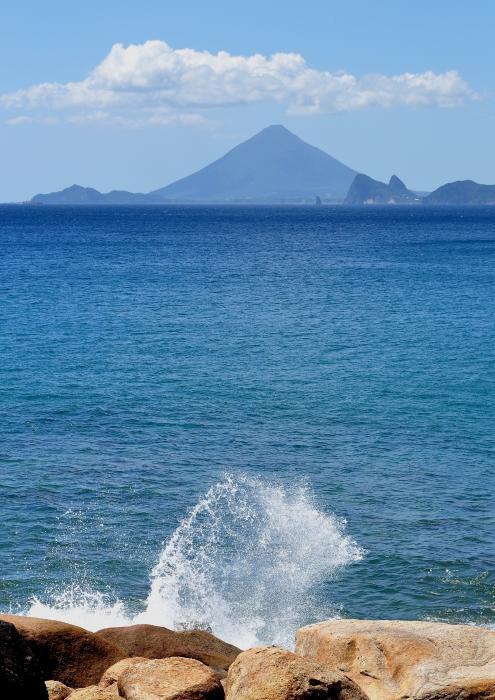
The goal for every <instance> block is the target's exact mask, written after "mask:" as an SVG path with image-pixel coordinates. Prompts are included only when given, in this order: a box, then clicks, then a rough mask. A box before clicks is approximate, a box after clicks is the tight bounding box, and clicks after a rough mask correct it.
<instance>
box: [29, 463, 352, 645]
mask: <svg viewBox="0 0 495 700" xmlns="http://www.w3.org/2000/svg"><path fill="white" fill-rule="evenodd" d="M361 557H362V551H361V549H360V548H359V547H358V546H357V544H356V543H355V542H354V540H352V539H351V538H350V537H349V536H348V535H346V534H345V521H343V520H341V519H338V518H336V517H335V516H334V515H331V514H326V513H324V512H322V511H321V510H320V509H319V508H318V507H317V505H316V504H315V500H314V496H313V494H312V493H311V491H310V489H309V488H308V487H307V486H304V485H300V484H299V485H296V486H294V487H293V488H288V487H286V486H281V485H276V484H273V483H269V482H267V481H265V480H262V479H259V478H253V477H250V476H239V475H235V476H233V475H230V476H226V477H225V478H224V479H223V480H222V481H221V482H219V483H217V484H216V485H215V486H213V487H212V488H210V490H209V491H208V493H207V494H206V495H205V496H204V497H203V498H202V499H201V500H200V501H199V502H198V504H197V505H196V506H195V507H194V509H193V510H192V511H191V512H190V513H189V515H188V516H187V517H186V518H185V519H184V520H183V521H182V523H181V524H180V525H179V526H178V528H177V529H176V531H175V532H174V533H173V535H172V537H171V538H170V539H169V541H168V542H167V543H166V544H165V546H164V548H163V550H162V552H161V554H160V557H159V561H158V563H157V565H156V566H155V567H154V569H153V571H152V572H151V582H150V593H149V596H148V599H147V601H146V605H145V609H144V612H142V613H140V614H138V615H134V616H133V615H130V614H129V613H128V612H126V608H125V605H124V604H123V603H122V602H121V601H112V600H109V599H108V598H107V597H105V596H104V595H102V594H100V593H98V592H92V591H85V590H81V588H79V587H78V586H77V585H76V586H71V587H69V588H68V589H66V590H65V591H63V593H62V594H61V595H58V596H56V597H55V598H52V599H51V600H49V601H48V602H42V601H41V600H39V599H35V600H33V602H32V605H31V607H30V609H29V614H30V615H37V616H40V617H50V618H53V619H59V620H64V621H67V622H72V623H74V624H79V625H81V626H83V627H86V628H87V629H93V630H94V629H100V628H102V627H105V626H112V625H127V624H133V623H136V622H148V623H151V624H156V625H163V626H166V627H169V628H172V629H184V628H188V627H198V626H200V627H204V628H208V629H211V631H212V632H213V633H214V634H216V635H217V636H219V637H220V638H222V639H225V640H226V641H229V642H231V643H233V644H236V645H238V646H240V647H241V648H247V647H250V646H254V645H256V644H260V643H270V644H279V645H282V646H286V647H291V646H292V644H293V636H294V631H295V630H296V629H297V628H298V627H299V626H301V625H304V624H307V623H309V622H312V621H314V620H317V619H323V618H328V617H331V616H334V615H335V614H336V609H335V608H333V607H332V606H331V605H329V604H325V603H324V602H323V601H322V596H321V595H318V592H317V589H318V586H321V584H322V583H323V582H325V581H328V580H329V579H331V578H332V577H333V576H334V575H335V574H336V572H338V571H339V569H341V568H342V567H343V566H346V565H347V564H349V563H351V562H352V561H356V560H358V559H360V558H361Z"/></svg>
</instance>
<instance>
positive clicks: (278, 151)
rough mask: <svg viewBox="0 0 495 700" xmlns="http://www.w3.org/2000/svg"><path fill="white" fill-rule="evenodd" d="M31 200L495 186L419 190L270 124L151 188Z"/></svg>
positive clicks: (450, 200) (431, 197)
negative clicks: (383, 178)
mask: <svg viewBox="0 0 495 700" xmlns="http://www.w3.org/2000/svg"><path fill="white" fill-rule="evenodd" d="M27 203H28V204H48V205H50V204H51V205H88V206H100V205H114V206H116V205H146V204H316V205H317V206H320V205H322V204H346V205H349V206H363V205H411V204H418V205H419V204H423V205H458V206H463V205H495V185H480V184H478V183H476V182H473V181H472V180H464V181H459V182H451V183H448V184H446V185H442V186H441V187H439V188H438V189H436V190H435V191H434V192H431V193H430V194H427V195H420V194H419V193H417V192H413V191H412V190H409V189H408V188H407V187H406V185H405V184H404V183H403V182H402V180H400V179H399V178H398V177H397V176H396V175H393V176H392V177H391V178H390V181H389V182H388V183H385V182H380V181H379V180H374V179H373V178H371V177H369V176H368V175H365V174H363V173H358V172H356V171H355V170H353V169H352V168H350V167H348V166H347V165H344V163H341V162H340V161H339V160H337V159H336V158H333V157H332V156H330V155H329V154H328V153H325V152H324V151H322V150H320V149H319V148H316V147H315V146H311V145H309V144H308V143H306V142H305V141H303V140H302V139H300V138H299V137H298V136H296V135H295V134H292V133H291V132H290V131H288V129H286V128H285V127H283V126H280V125H273V126H269V127H267V128H266V129H263V130H262V131H260V132H259V133H258V134H256V135H255V136H253V137H252V138H250V139H248V140H247V141H244V142H243V143H241V144H239V145H238V146H236V147H235V148H233V149H232V150H231V151H229V152H228V153H226V154H225V155H224V156H222V157H221V158H219V159H218V160H216V161H214V162H213V163H211V164H210V165H207V166H206V167H204V168H202V169H201V170H198V171H197V172H195V173H193V174H192V175H188V176H187V177H184V178H182V179H180V180H177V181H176V182H172V183H171V184H170V185H167V186H165V187H161V188H159V189H157V190H154V191H153V192H149V193H134V192H127V191H125V190H112V191H111V192H106V193H102V192H99V191H98V190H96V189H94V188H92V187H81V186H80V185H72V186H71V187H67V188H66V189H64V190H61V191H59V192H51V193H49V194H37V195H35V196H34V197H33V198H32V199H31V200H30V201H29V202H27Z"/></svg>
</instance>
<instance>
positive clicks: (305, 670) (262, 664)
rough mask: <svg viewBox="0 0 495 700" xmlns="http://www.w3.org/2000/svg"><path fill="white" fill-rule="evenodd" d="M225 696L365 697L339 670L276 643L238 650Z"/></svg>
mask: <svg viewBox="0 0 495 700" xmlns="http://www.w3.org/2000/svg"><path fill="white" fill-rule="evenodd" d="M226 698H227V700H367V698H366V695H365V694H364V693H363V692H362V690H360V688H359V687H358V686H357V685H356V684H355V683H353V681H351V680H350V679H349V678H347V677H346V676H344V674H343V673H340V672H339V671H334V670H330V669H329V668H326V667H325V666H323V665H322V664H318V663H316V662H315V661H311V660H309V659H303V658H302V657H301V656H297V655H296V654H292V653H291V652H290V651H285V650H284V649H278V648H277V647H259V648H257V649H249V650H248V651H244V652H243V653H242V654H240V655H239V656H238V657H237V659H236V660H235V661H234V663H233V664H232V666H231V667H230V669H229V673H228V676H227V684H226Z"/></svg>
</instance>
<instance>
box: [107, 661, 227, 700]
mask: <svg viewBox="0 0 495 700" xmlns="http://www.w3.org/2000/svg"><path fill="white" fill-rule="evenodd" d="M118 689H119V692H120V694H121V696H122V697H124V698H126V699H127V700H223V698H224V692H223V688H222V685H221V684H220V679H219V677H218V675H217V674H216V673H215V672H214V671H212V670H211V669H210V668H208V667H207V666H205V665H204V664H202V663H201V662H200V661H196V659H185V658H177V657H171V658H168V659H154V660H152V661H144V662H142V663H140V664H137V665H135V666H132V667H130V668H128V669H127V670H126V671H124V673H123V674H122V675H121V676H120V679H119V682H118Z"/></svg>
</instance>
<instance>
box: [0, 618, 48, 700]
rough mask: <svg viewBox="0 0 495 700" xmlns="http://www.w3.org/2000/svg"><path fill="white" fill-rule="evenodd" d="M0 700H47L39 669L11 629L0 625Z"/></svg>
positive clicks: (34, 659)
mask: <svg viewBox="0 0 495 700" xmlns="http://www.w3.org/2000/svg"><path fill="white" fill-rule="evenodd" d="M0 697H1V698H2V700H17V699H18V698H29V699H30V700H47V698H48V693H47V690H46V687H45V684H44V682H43V675H42V671H41V667H40V665H39V663H38V661H37V659H36V658H35V657H34V655H33V652H32V650H31V649H30V647H29V646H28V645H27V644H26V642H25V640H24V639H23V638H22V637H21V635H20V634H19V633H18V631H17V630H16V628H15V627H14V625H12V624H9V623H7V622H0Z"/></svg>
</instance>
